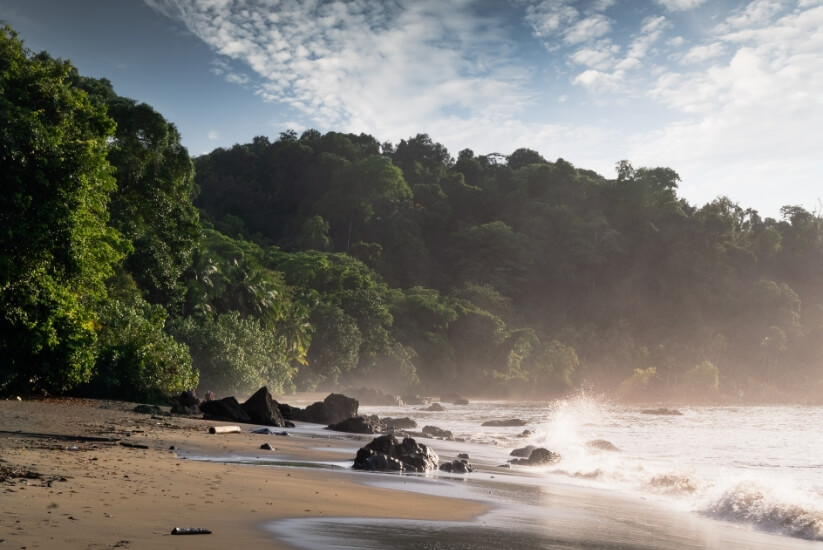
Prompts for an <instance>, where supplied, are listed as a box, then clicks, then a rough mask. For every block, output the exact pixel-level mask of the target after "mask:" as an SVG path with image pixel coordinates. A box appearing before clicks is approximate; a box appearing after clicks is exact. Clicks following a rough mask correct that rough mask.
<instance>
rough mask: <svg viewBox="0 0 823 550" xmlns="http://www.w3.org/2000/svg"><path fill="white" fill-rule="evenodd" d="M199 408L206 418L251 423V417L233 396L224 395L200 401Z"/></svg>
mask: <svg viewBox="0 0 823 550" xmlns="http://www.w3.org/2000/svg"><path fill="white" fill-rule="evenodd" d="M200 410H201V411H203V418H205V419H206V420H222V421H225V422H243V423H246V424H250V423H251V417H249V415H248V414H247V413H246V411H244V410H243V408H242V407H241V406H240V403H238V401H237V399H235V398H234V397H224V398H223V399H218V400H216V401H203V402H202V403H200Z"/></svg>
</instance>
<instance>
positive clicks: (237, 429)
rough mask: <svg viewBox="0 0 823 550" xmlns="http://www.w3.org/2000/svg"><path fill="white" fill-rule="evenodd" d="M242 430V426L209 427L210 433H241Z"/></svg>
mask: <svg viewBox="0 0 823 550" xmlns="http://www.w3.org/2000/svg"><path fill="white" fill-rule="evenodd" d="M242 431H243V430H241V429H240V426H212V427H211V428H209V433H210V434H239V433H240V432H242Z"/></svg>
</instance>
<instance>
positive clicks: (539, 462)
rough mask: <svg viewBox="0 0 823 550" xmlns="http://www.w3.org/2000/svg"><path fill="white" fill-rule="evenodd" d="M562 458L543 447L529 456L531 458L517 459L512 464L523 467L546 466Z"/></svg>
mask: <svg viewBox="0 0 823 550" xmlns="http://www.w3.org/2000/svg"><path fill="white" fill-rule="evenodd" d="M560 458H561V457H560V455H559V454H557V453H553V452H551V451H550V450H548V449H544V448H543V447H538V448H536V449H534V450H533V451H532V452H531V453H530V454H529V458H515V459H514V460H512V461H511V463H512V464H519V465H521V466H545V465H546V464H553V463H555V462H557V461H559V460H560Z"/></svg>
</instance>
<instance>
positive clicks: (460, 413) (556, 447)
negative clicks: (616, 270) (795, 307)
mask: <svg viewBox="0 0 823 550" xmlns="http://www.w3.org/2000/svg"><path fill="white" fill-rule="evenodd" d="M644 408H647V407H640V406H625V405H617V404H614V403H609V402H607V401H604V400H602V399H599V398H597V397H594V396H591V395H588V394H585V393H581V394H579V395H576V396H573V397H570V398H567V399H563V400H558V401H553V402H548V403H537V402H533V403H518V402H472V403H471V404H470V405H469V406H463V407H448V410H447V411H446V412H443V413H422V412H417V411H411V410H410V409H408V408H406V409H403V410H395V411H391V412H392V414H393V415H395V416H396V415H398V414H401V415H406V414H408V415H410V416H412V417H415V418H416V419H417V420H418V423H420V425H421V426H422V425H424V424H435V425H437V426H439V427H441V428H444V429H449V430H452V431H453V432H454V434H455V436H456V437H462V438H466V439H467V440H469V441H473V442H476V443H482V444H483V445H484V446H485V448H487V449H488V453H490V455H491V456H497V457H499V458H498V459H499V460H501V461H503V460H507V459H508V458H509V457H508V452H509V451H510V450H512V449H514V448H515V447H523V446H526V445H534V446H538V447H545V448H547V449H549V450H551V451H553V452H557V453H559V454H560V455H561V456H562V457H563V458H562V460H561V461H560V462H559V463H556V464H552V465H549V466H545V467H541V468H537V470H538V471H541V470H542V471H544V472H545V475H547V476H549V477H559V478H560V479H563V480H565V481H564V482H565V483H572V484H579V485H583V486H589V487H597V488H600V489H608V490H612V491H616V492H619V493H623V494H633V495H635V496H637V497H640V498H644V499H652V500H655V501H657V502H659V503H660V505H662V506H666V507H668V508H671V509H674V510H680V511H682V512H683V513H699V514H702V515H705V516H708V517H711V518H714V519H718V520H722V521H727V522H734V523H739V524H745V525H749V526H751V527H753V528H755V529H757V530H761V531H768V532H771V533H776V534H782V535H787V536H791V537H797V538H802V539H808V540H818V541H819V540H823V464H821V463H820V462H821V458H820V457H821V456H823V438H820V437H819V435H818V433H817V426H820V425H821V423H823V408H820V407H799V406H798V407H776V406H775V407H756V406H751V407H749V406H737V407H722V406H717V407H712V406H683V407H681V408H680V410H681V412H683V415H682V416H656V415H647V414H642V412H641V411H642V409H644ZM650 408H655V407H650ZM369 413H377V414H381V415H382V413H381V412H380V411H377V410H374V409H372V408H370V409H369ZM503 418H522V419H523V420H525V421H526V423H527V426H526V427H525V428H526V429H528V430H530V432H531V433H530V434H529V435H527V436H526V437H523V435H522V432H523V430H524V427H512V428H499V427H497V428H486V427H481V423H482V422H484V421H486V420H493V419H503ZM592 441H600V442H601V443H600V444H599V446H592V445H590V444H589V443H590V442H592ZM603 441H607V442H609V443H611V444H612V445H614V446H615V447H616V448H618V449H620V450H619V451H615V450H605V449H604V448H603V447H607V445H604V444H603V443H602V442H603ZM495 453H496V454H495ZM498 459H496V460H498Z"/></svg>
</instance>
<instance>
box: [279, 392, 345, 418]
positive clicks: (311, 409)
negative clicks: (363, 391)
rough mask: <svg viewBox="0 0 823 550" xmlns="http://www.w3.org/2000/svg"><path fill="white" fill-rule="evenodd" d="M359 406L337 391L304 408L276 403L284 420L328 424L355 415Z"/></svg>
mask: <svg viewBox="0 0 823 550" xmlns="http://www.w3.org/2000/svg"><path fill="white" fill-rule="evenodd" d="M359 406H360V403H359V402H358V401H357V399H352V398H351V397H346V396H345V395H343V394H339V393H332V394H330V395H329V396H328V397H326V399H324V400H323V401H317V402H316V403H312V404H311V405H309V406H308V407H306V408H305V409H299V408H297V407H291V406H289V405H286V404H280V403H278V405H277V408H278V409H279V410H280V414H282V415H283V418H284V419H285V420H296V421H298V422H312V423H314V424H326V425H330V424H337V423H338V422H342V421H344V420H346V419H347V418H354V417H355V416H357V408H358V407H359Z"/></svg>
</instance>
